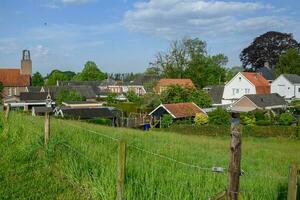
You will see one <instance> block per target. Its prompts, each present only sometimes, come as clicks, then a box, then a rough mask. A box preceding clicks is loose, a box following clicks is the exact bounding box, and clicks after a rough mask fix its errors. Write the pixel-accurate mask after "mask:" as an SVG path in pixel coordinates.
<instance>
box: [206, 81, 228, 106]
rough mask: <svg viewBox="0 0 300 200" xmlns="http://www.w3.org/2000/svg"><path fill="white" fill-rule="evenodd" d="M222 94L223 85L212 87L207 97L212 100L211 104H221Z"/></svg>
mask: <svg viewBox="0 0 300 200" xmlns="http://www.w3.org/2000/svg"><path fill="white" fill-rule="evenodd" d="M223 92H224V85H214V86H211V89H210V90H209V91H208V95H209V96H210V98H211V99H212V103H213V104H221V103H222V97H223Z"/></svg>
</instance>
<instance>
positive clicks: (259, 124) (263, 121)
mask: <svg viewBox="0 0 300 200" xmlns="http://www.w3.org/2000/svg"><path fill="white" fill-rule="evenodd" d="M271 124H272V123H271V121H270V120H267V119H265V120H259V121H257V122H256V125H258V126H269V125H271Z"/></svg>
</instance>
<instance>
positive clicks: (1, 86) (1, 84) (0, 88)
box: [0, 81, 4, 96]
mask: <svg viewBox="0 0 300 200" xmlns="http://www.w3.org/2000/svg"><path fill="white" fill-rule="evenodd" d="M3 89H4V85H3V83H2V82H1V81H0V92H2V91H3ZM0 96H1V95H0Z"/></svg>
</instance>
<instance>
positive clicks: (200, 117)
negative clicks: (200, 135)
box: [194, 113, 208, 126]
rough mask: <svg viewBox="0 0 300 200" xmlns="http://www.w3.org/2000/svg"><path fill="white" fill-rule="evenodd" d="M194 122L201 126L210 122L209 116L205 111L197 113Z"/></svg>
mask: <svg viewBox="0 0 300 200" xmlns="http://www.w3.org/2000/svg"><path fill="white" fill-rule="evenodd" d="M194 122H195V124H196V125H197V126H201V125H204V124H207V123H208V116H207V115H206V114H203V113H197V114H196V116H195V118H194Z"/></svg>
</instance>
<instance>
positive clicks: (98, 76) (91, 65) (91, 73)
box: [74, 61, 107, 81]
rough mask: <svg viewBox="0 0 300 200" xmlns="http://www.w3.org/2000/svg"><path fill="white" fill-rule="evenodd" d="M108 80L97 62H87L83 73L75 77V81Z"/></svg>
mask: <svg viewBox="0 0 300 200" xmlns="http://www.w3.org/2000/svg"><path fill="white" fill-rule="evenodd" d="M106 78H107V75H106V74H105V73H103V72H102V71H101V70H100V69H99V68H98V66H97V65H96V63H95V62H93V61H87V62H86V63H85V65H84V68H83V70H82V72H81V73H79V74H77V75H76V76H75V77H74V80H80V81H96V80H104V79H106Z"/></svg>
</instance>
